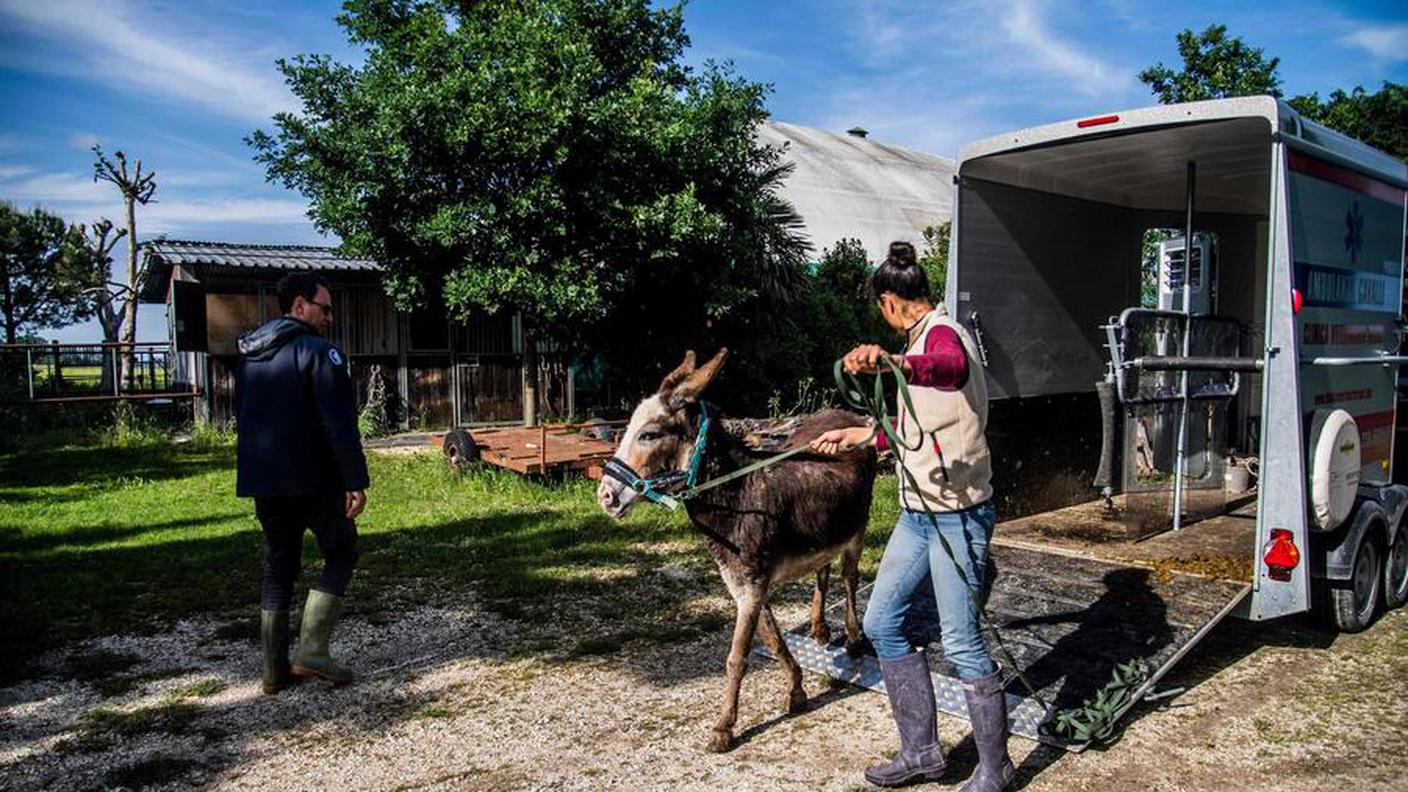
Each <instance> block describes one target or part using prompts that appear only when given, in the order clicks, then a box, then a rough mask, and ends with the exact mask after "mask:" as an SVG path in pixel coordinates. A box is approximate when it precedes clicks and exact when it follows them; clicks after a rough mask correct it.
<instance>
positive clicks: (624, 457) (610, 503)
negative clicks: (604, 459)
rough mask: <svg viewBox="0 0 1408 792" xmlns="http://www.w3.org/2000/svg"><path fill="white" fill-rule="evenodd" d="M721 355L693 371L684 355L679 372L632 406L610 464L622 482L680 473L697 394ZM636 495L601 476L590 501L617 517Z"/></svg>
mask: <svg viewBox="0 0 1408 792" xmlns="http://www.w3.org/2000/svg"><path fill="white" fill-rule="evenodd" d="M727 357H728V350H727V349H720V350H719V352H718V354H716V355H714V357H713V359H712V360H710V361H709V362H708V363H705V364H704V365H703V366H700V367H699V368H695V367H694V353H693V352H686V353H684V362H682V363H680V365H679V368H677V369H675V370H674V371H672V372H670V373H669V374H666V375H665V379H663V380H661V382H660V390H659V391H657V392H656V393H655V394H654V395H653V396H648V397H646V398H645V399H644V400H642V401H641V403H640V404H638V405H636V411H635V412H634V413H632V414H631V422H630V423H629V424H628V425H627V426H626V430H625V432H623V433H622V434H621V444H620V445H619V446H617V448H616V456H615V458H614V460H613V462H616V463H624V465H625V466H626V468H627V477H629V474H630V473H634V475H635V477H636V478H637V479H638V480H640V481H646V480H650V479H656V478H658V477H661V476H666V475H668V474H670V473H674V472H676V471H683V470H685V469H686V468H687V467H688V466H689V463H690V457H691V455H692V454H693V453H694V446H695V443H696V442H697V440H698V434H699V426H700V421H701V420H702V418H701V411H700V409H699V394H700V393H701V392H702V391H703V390H704V388H706V387H708V385H709V383H710V382H712V381H713V380H714V377H716V376H718V373H719V369H721V368H723V365H724V359H725V358H727ZM640 495H641V490H640V489H639V488H638V487H633V486H630V485H629V484H627V483H626V482H624V481H621V480H620V479H619V478H617V477H614V476H613V475H606V476H603V477H602V479H601V485H600V486H598V487H597V490H596V499H597V502H598V503H600V504H601V508H602V509H603V510H605V511H606V513H607V514H609V515H611V516H612V517H622V516H624V515H625V514H626V512H627V511H629V510H630V508H631V506H632V505H633V504H634V503H635V502H636V499H637V498H639V497H640Z"/></svg>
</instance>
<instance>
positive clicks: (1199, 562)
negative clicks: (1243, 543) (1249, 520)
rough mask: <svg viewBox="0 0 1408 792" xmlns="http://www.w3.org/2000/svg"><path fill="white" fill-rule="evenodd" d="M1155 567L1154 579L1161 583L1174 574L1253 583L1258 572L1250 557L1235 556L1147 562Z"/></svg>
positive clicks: (1167, 559)
mask: <svg viewBox="0 0 1408 792" xmlns="http://www.w3.org/2000/svg"><path fill="white" fill-rule="evenodd" d="M1146 563H1152V564H1153V565H1154V579H1155V580H1157V581H1159V582H1167V581H1168V580H1171V579H1172V578H1173V573H1174V572H1185V573H1187V574H1190V575H1201V576H1202V577H1210V578H1219V579H1221V580H1240V581H1245V582H1251V579H1252V575H1253V574H1254V573H1255V572H1256V564H1255V563H1254V562H1253V561H1252V559H1251V557H1250V556H1241V555H1238V556H1233V555H1196V556H1190V557H1188V558H1156V559H1151V560H1149V561H1147V562H1146Z"/></svg>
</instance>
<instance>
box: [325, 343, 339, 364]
mask: <svg viewBox="0 0 1408 792" xmlns="http://www.w3.org/2000/svg"><path fill="white" fill-rule="evenodd" d="M328 360H331V361H332V364H333V365H334V366H341V365H342V353H341V352H338V351H337V347H328Z"/></svg>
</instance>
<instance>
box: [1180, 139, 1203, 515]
mask: <svg viewBox="0 0 1408 792" xmlns="http://www.w3.org/2000/svg"><path fill="white" fill-rule="evenodd" d="M1197 181H1198V166H1197V164H1196V163H1194V162H1192V161H1189V163H1188V197H1187V203H1186V208H1185V211H1184V215H1183V357H1185V358H1186V357H1188V355H1189V346H1190V343H1189V342H1190V340H1191V339H1192V335H1193V310H1192V283H1193V191H1194V189H1195V188H1196V187H1197ZM1207 265H1208V262H1206V261H1204V262H1202V266H1203V268H1204V270H1206V268H1207ZM1203 277H1205V278H1206V277H1207V272H1204V273H1203ZM1179 381H1180V383H1181V385H1180V386H1179V396H1180V397H1181V400H1180V401H1179V405H1178V450H1177V452H1176V456H1175V458H1174V463H1173V530H1175V531H1177V530H1178V529H1179V528H1181V527H1182V526H1183V476H1184V475H1185V473H1186V471H1187V462H1186V460H1185V457H1186V456H1187V454H1188V369H1184V370H1183V373H1182V374H1181V375H1180V377H1179Z"/></svg>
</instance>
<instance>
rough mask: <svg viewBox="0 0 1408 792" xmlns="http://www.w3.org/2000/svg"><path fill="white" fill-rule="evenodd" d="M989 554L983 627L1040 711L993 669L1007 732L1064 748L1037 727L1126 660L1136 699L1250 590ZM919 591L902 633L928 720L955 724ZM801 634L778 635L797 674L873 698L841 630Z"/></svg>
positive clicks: (1119, 568)
mask: <svg viewBox="0 0 1408 792" xmlns="http://www.w3.org/2000/svg"><path fill="white" fill-rule="evenodd" d="M992 557H993V559H994V561H995V562H996V565H997V577H996V578H995V580H994V583H993V589H992V594H991V595H990V597H989V600H988V607H987V614H988V618H989V620H990V621H991V622H992V624H993V625H994V626H996V628H997V630H998V631H999V633H1000V634H1001V637H1002V640H1003V641H1004V642H1005V644H1006V646H1007V649H1008V651H1010V652H1011V653H1012V656H1013V659H1014V660H1015V661H1016V663H1017V665H1018V666H1019V667H1020V668H1021V669H1022V671H1023V673H1024V674H1025V675H1026V677H1027V679H1028V680H1029V681H1030V682H1031V684H1032V685H1033V686H1034V687H1035V688H1036V689H1037V691H1038V692H1039V693H1040V694H1041V698H1042V699H1043V700H1045V701H1046V702H1047V704H1048V705H1050V706H1049V707H1044V706H1042V704H1041V703H1040V702H1038V701H1037V700H1036V699H1034V698H1032V697H1031V696H1030V694H1029V693H1028V692H1027V690H1026V689H1025V688H1024V687H1023V685H1022V683H1021V681H1019V680H1018V679H1017V675H1016V673H1015V672H1014V671H1013V670H1012V669H1011V668H1006V667H1004V668H1003V669H1002V673H1003V677H1004V680H1005V681H1006V683H1007V705H1008V712H1009V713H1010V719H1011V729H1012V733H1013V734H1018V735H1021V736H1023V737H1026V738H1029V739H1033V740H1040V741H1042V742H1045V743H1048V744H1051V745H1056V746H1060V747H1066V748H1077V749H1078V748H1079V747H1082V746H1075V745H1068V744H1067V743H1065V742H1064V741H1063V740H1061V739H1060V738H1059V737H1057V736H1055V735H1054V734H1052V733H1050V732H1049V728H1047V725H1048V724H1050V723H1051V722H1052V721H1053V720H1054V718H1055V713H1056V712H1059V711H1061V710H1063V709H1066V708H1069V707H1079V706H1080V705H1081V703H1082V702H1083V701H1085V700H1086V699H1089V698H1092V697H1093V696H1094V695H1095V694H1096V692H1097V691H1098V690H1100V688H1102V687H1104V686H1105V684H1106V683H1107V682H1109V680H1110V679H1111V677H1112V675H1113V673H1114V669H1115V666H1117V665H1119V664H1122V663H1126V662H1129V661H1134V662H1136V663H1138V664H1139V665H1140V666H1141V667H1142V668H1143V669H1144V672H1145V674H1146V678H1145V681H1144V683H1143V685H1142V686H1141V687H1140V688H1139V689H1138V690H1137V691H1136V693H1135V695H1134V697H1133V698H1132V700H1131V703H1133V702H1138V701H1139V700H1141V699H1142V698H1143V697H1144V696H1145V695H1146V694H1147V693H1148V692H1149V691H1150V690H1152V689H1153V687H1154V685H1156V684H1157V683H1158V681H1159V679H1160V678H1162V677H1163V676H1164V674H1166V673H1167V672H1168V671H1169V669H1170V668H1172V667H1173V665H1174V663H1176V662H1178V660H1179V659H1180V658H1181V657H1183V655H1184V654H1186V653H1187V652H1188V651H1189V650H1190V649H1192V648H1193V646H1194V645H1195V644H1196V643H1197V642H1198V641H1199V640H1200V639H1201V638H1202V637H1203V636H1204V635H1206V634H1207V633H1208V632H1209V631H1210V630H1211V629H1212V628H1213V626H1214V625H1216V624H1217V623H1218V622H1219V621H1221V620H1222V619H1223V618H1224V617H1225V616H1227V615H1228V614H1229V613H1231V612H1232V611H1233V609H1234V608H1235V607H1236V606H1237V605H1238V604H1239V603H1240V602H1241V601H1242V599H1243V598H1244V597H1245V596H1246V595H1247V594H1248V592H1249V591H1250V589H1251V586H1250V584H1248V583H1244V582H1238V581H1230V580H1218V579H1213V578H1206V577H1198V576H1194V575H1187V574H1182V573H1178V572H1167V571H1165V572H1162V573H1158V572H1156V571H1155V570H1154V569H1151V568H1149V567H1147V566H1140V565H1132V564H1122V563H1117V562H1110V561H1106V560H1099V559H1093V558H1089V557H1083V556H1080V555H1076V554H1072V553H1067V552H1062V551H1059V550H1037V549H1030V548H1025V547H1012V546H1003V545H997V544H994V545H993V546H992ZM870 591H871V587H870V586H869V585H867V586H865V587H864V588H863V589H861V591H860V592H859V593H858V595H857V598H858V600H859V603H858V604H859V605H860V607H861V609H862V611H864V607H865V600H867V599H868V598H869V595H870ZM920 591H921V592H923V593H924V596H920V597H918V598H917V599H916V602H915V604H914V609H913V610H912V611H911V615H910V617H909V618H908V621H907V625H906V629H907V631H908V632H909V633H910V635H911V636H912V638H913V640H914V643H915V644H916V645H921V644H922V645H925V646H927V649H926V652H927V654H928V656H929V666H930V670H931V672H932V674H933V677H934V693H935V697H936V698H937V700H938V708H939V711H940V712H944V713H947V714H949V715H954V716H957V717H960V718H967V716H968V713H967V704H966V703H965V700H964V696H963V688H962V686H961V684H960V683H959V681H958V678H957V675H956V673H955V672H954V669H953V666H952V664H950V663H949V662H948V661H947V660H946V659H944V657H943V649H942V647H941V646H940V645H939V643H938V637H939V628H938V614H937V610H936V609H935V607H934V605H933V597H932V594H931V593H929V592H932V588H931V587H930V586H927V585H926V586H921V587H920ZM844 607H845V605H844V602H837V603H835V604H834V605H832V606H831V607H830V608H829V609H828V619H829V621H830V623H831V624H833V625H834V624H837V623H840V622H841V621H842V616H843V615H844ZM808 631H809V625H807V624H802V625H799V626H797V627H795V628H793V629H792V630H789V631H788V632H787V633H786V635H785V636H784V637H785V639H786V641H787V645H788V647H789V648H790V649H791V650H792V654H793V655H794V656H795V657H796V658H797V662H798V663H800V664H801V666H802V667H803V668H805V669H807V670H809V671H814V672H816V673H819V674H825V675H827V676H830V677H832V678H834V679H839V680H843V681H846V682H849V683H851V684H854V685H859V686H861V687H866V688H869V689H871V690H877V691H883V690H884V689H885V688H884V681H883V679H882V678H881V674H880V666H879V663H878V661H877V660H876V658H875V656H874V654H866V655H863V656H861V657H860V658H856V659H853V658H851V657H850V656H848V655H847V654H846V651H845V648H844V642H845V636H844V634H843V633H841V634H838V635H836V637H835V638H834V639H833V640H832V642H831V643H830V644H829V645H826V646H822V645H819V644H817V643H816V642H815V641H813V640H812V639H811V637H810V635H809V634H808ZM988 648H989V650H991V651H992V652H993V657H994V659H998V658H1000V657H1001V655H1000V653H998V652H997V647H996V646H995V645H994V644H993V640H992V638H991V636H988ZM1004 665H1005V664H1004ZM1127 709H1128V707H1126V708H1125V710H1127ZM1125 710H1122V711H1121V712H1119V713H1118V715H1117V717H1119V716H1123V715H1124V712H1125Z"/></svg>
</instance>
